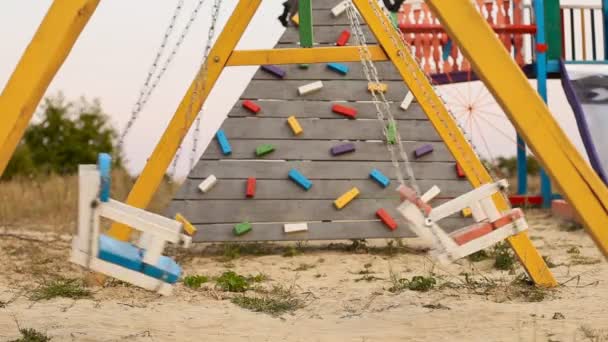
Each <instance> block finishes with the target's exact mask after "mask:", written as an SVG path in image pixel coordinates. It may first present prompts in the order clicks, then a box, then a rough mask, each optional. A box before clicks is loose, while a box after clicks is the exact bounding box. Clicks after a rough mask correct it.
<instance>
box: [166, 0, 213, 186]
mask: <svg viewBox="0 0 608 342" xmlns="http://www.w3.org/2000/svg"><path fill="white" fill-rule="evenodd" d="M221 4H222V0H214V2H213V10H212V11H211V24H210V27H209V31H208V35H207V43H206V45H205V51H204V54H203V61H202V63H201V66H200V68H199V71H198V73H197V75H196V79H195V85H194V89H193V90H192V95H191V96H190V101H189V104H188V111H187V112H186V117H185V121H184V127H183V132H182V135H181V142H183V140H184V138H185V136H186V134H187V133H188V122H191V118H192V114H193V112H194V111H195V110H194V102H196V99H197V98H198V96H199V94H200V93H204V92H205V86H206V82H207V65H208V64H207V62H208V59H209V53H210V52H211V47H212V46H213V37H214V36H215V29H216V25H217V19H218V17H219V12H220V7H221ZM201 110H202V107H201ZM198 114H200V110H199V112H198V113H195V114H194V115H196V116H197V120H196V123H195V132H194V134H193V146H192V152H191V156H190V169H192V167H193V166H194V158H195V155H196V151H197V145H198V136H199V134H200V117H199V115H198ZM181 142H180V146H179V147H178V149H177V151H176V153H175V157H174V159H173V164H172V166H171V171H170V172H169V175H170V178H171V179H173V178H174V177H175V173H176V170H177V164H178V162H179V158H180V156H181V150H182V146H181V145H182V144H181Z"/></svg>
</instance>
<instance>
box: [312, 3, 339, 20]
mask: <svg viewBox="0 0 608 342" xmlns="http://www.w3.org/2000/svg"><path fill="white" fill-rule="evenodd" d="M340 2H342V0H313V1H312V8H313V10H321V9H332V8H333V7H334V6H336V5H337V4H339V3H340ZM313 22H314V17H313Z"/></svg>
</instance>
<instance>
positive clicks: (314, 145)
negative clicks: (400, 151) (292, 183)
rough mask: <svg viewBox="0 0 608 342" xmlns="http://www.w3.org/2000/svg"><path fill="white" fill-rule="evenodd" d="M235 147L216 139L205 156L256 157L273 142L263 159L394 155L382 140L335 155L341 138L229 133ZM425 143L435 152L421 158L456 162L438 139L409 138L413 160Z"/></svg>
mask: <svg viewBox="0 0 608 342" xmlns="http://www.w3.org/2000/svg"><path fill="white" fill-rule="evenodd" d="M227 136H228V139H229V141H230V145H231V146H232V154H231V155H228V156H224V155H223V154H222V153H221V150H220V149H219V146H218V144H217V143H216V142H212V143H210V144H209V146H208V147H207V150H206V151H205V153H204V154H203V156H202V159H255V158H256V156H255V148H256V146H259V145H262V144H273V145H274V146H275V148H276V150H275V151H274V152H272V153H270V154H268V155H266V156H264V157H262V158H263V159H274V160H277V159H280V160H333V161H340V160H351V161H352V160H367V161H386V160H387V159H390V157H389V156H390V154H389V152H388V150H387V148H386V145H385V144H384V142H382V141H377V142H374V141H354V142H352V143H354V144H355V146H356V151H355V152H352V153H347V154H343V155H340V156H335V157H334V156H332V155H331V153H330V152H329V150H330V149H331V148H332V147H333V146H335V145H338V144H340V143H341V142H340V141H328V140H325V141H318V140H240V139H237V138H235V137H234V136H231V135H229V134H227ZM402 138H404V139H405V138H407V137H402ZM425 144H430V145H433V147H434V151H433V152H432V153H430V154H427V155H425V156H423V157H421V158H418V159H416V160H417V161H425V162H436V161H453V160H454V158H453V157H452V155H451V154H450V152H449V151H448V150H447V148H446V147H445V145H444V144H443V143H438V142H411V141H406V142H404V143H403V145H404V146H403V147H404V149H405V150H406V152H407V153H408V155H410V156H411V157H412V159H413V151H414V150H415V149H416V148H418V147H420V146H423V145H425Z"/></svg>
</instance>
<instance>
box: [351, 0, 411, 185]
mask: <svg viewBox="0 0 608 342" xmlns="http://www.w3.org/2000/svg"><path fill="white" fill-rule="evenodd" d="M346 13H347V15H348V18H349V20H350V27H351V30H352V31H353V33H354V38H355V41H356V43H357V45H358V46H359V55H360V57H361V64H362V66H363V72H364V74H365V77H366V78H367V81H368V82H369V83H374V84H376V85H379V84H380V81H379V76H378V70H377V69H376V67H375V65H374V63H373V61H372V57H371V53H370V51H369V48H368V46H367V41H366V38H365V34H364V33H363V30H362V28H361V22H360V21H359V17H358V14H357V12H356V10H355V8H354V6H353V4H352V2H351V3H350V5H349V6H348V7H347V12H346ZM376 89H377V88H372V89H371V93H372V97H373V102H374V105H375V107H376V114H377V117H378V122H379V123H380V125H381V129H382V132H383V134H384V136H385V141H386V142H387V143H386V146H387V149H388V151H389V153H390V155H391V161H392V164H393V166H394V167H395V173H396V176H397V179H398V180H399V183H400V184H404V183H405V182H404V177H403V174H402V172H401V167H400V164H399V157H401V159H402V161H403V164H404V167H405V172H406V174H407V176H408V179H409V181H410V183H411V184H412V187H413V188H414V190H415V191H416V192H418V193H420V188H419V187H418V184H417V181H416V177H415V175H414V171H413V169H412V166H411V163H410V160H409V157H408V155H407V152H406V151H405V149H404V147H403V142H402V140H401V136H400V134H399V130H398V129H395V138H396V144H397V148H398V150H399V151H398V154H399V155H397V151H395V146H394V145H393V144H390V143H388V128H387V127H388V126H389V125H391V126H393V127H395V128H396V127H397V123H396V121H395V118H394V116H393V114H392V112H391V109H390V103H389V102H388V100H387V99H386V97H385V95H384V92H382V91H376Z"/></svg>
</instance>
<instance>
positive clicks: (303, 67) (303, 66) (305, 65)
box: [298, 64, 310, 69]
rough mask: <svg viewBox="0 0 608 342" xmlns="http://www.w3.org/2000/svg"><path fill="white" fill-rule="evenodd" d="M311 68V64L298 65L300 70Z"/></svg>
mask: <svg viewBox="0 0 608 342" xmlns="http://www.w3.org/2000/svg"><path fill="white" fill-rule="evenodd" d="M309 66H310V64H300V65H298V67H299V68H300V69H308V67H309Z"/></svg>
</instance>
